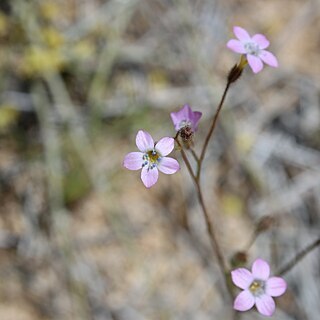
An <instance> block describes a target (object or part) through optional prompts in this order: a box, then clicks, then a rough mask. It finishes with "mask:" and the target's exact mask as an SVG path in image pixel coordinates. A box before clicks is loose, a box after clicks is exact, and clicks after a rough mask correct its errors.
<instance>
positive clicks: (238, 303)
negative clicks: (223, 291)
mask: <svg viewBox="0 0 320 320" xmlns="http://www.w3.org/2000/svg"><path fill="white" fill-rule="evenodd" d="M254 301H255V300H254V296H253V295H252V294H251V293H250V291H248V290H244V291H242V292H240V293H239V294H238V295H237V297H236V299H235V300H234V303H233V308H234V309H235V310H238V311H247V310H249V309H251V308H252V307H253V305H254Z"/></svg>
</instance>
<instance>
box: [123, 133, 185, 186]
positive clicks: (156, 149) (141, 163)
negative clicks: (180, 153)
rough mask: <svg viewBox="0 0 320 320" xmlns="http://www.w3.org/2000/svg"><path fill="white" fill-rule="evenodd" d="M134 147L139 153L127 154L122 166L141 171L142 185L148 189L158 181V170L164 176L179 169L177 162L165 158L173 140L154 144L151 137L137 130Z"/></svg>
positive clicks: (172, 144)
mask: <svg viewBox="0 0 320 320" xmlns="http://www.w3.org/2000/svg"><path fill="white" fill-rule="evenodd" d="M136 145H137V147H138V149H139V150H140V151H141V152H130V153H128V154H127V155H126V156H125V158H124V161H123V166H124V167H125V168H127V169H129V170H139V169H142V170H141V180H142V182H143V184H144V185H145V186H146V187H147V188H150V187H152V186H153V185H154V184H155V183H156V182H157V181H158V174H159V172H158V169H159V170H160V171H161V172H163V173H165V174H173V173H175V172H177V171H178V170H179V169H180V166H179V163H178V161H177V160H175V159H173V158H170V157H166V156H167V155H168V154H169V153H170V152H171V151H172V150H173V148H174V139H173V138H170V137H164V138H162V139H160V141H159V142H157V143H156V144H155V143H154V141H153V139H152V137H151V135H150V134H149V133H148V132H146V131H143V130H139V131H138V133H137V136H136Z"/></svg>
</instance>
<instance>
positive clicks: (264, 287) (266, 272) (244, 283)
mask: <svg viewBox="0 0 320 320" xmlns="http://www.w3.org/2000/svg"><path fill="white" fill-rule="evenodd" d="M231 277H232V281H233V283H234V284H235V285H236V286H237V287H239V288H241V289H243V291H242V292H241V293H239V295H238V296H237V297H236V299H235V301H234V305H233V308H234V309H235V310H238V311H247V310H249V309H251V308H252V307H253V306H254V305H256V307H257V309H258V311H259V312H260V313H261V314H262V315H264V316H272V314H273V313H274V311H275V307H276V306H275V302H274V300H273V298H272V297H279V296H281V295H282V294H284V292H285V291H286V289H287V284H286V282H285V280H283V279H282V278H280V277H270V266H269V264H268V263H267V262H266V261H264V260H262V259H257V260H255V261H254V263H253V265H252V270H251V272H250V271H249V270H247V269H245V268H238V269H235V270H233V271H232V272H231Z"/></svg>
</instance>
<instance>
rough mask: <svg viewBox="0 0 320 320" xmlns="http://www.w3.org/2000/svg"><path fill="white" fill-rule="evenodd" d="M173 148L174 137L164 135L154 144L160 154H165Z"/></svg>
mask: <svg viewBox="0 0 320 320" xmlns="http://www.w3.org/2000/svg"><path fill="white" fill-rule="evenodd" d="M173 148H174V139H173V138H170V137H165V138H162V139H160V140H159V142H157V144H156V145H155V149H156V150H157V151H158V152H159V153H160V155H161V156H167V155H168V154H169V153H170V152H171V151H172V150H173Z"/></svg>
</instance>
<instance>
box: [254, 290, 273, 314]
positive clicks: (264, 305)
mask: <svg viewBox="0 0 320 320" xmlns="http://www.w3.org/2000/svg"><path fill="white" fill-rule="evenodd" d="M256 307H257V309H258V311H259V312H260V313H261V314H262V315H264V316H268V317H270V316H272V315H273V313H274V311H275V309H276V304H275V302H274V300H273V299H272V298H271V297H270V296H268V295H267V294H264V295H262V296H259V297H256Z"/></svg>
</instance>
